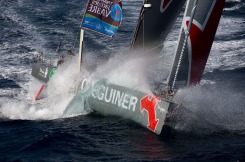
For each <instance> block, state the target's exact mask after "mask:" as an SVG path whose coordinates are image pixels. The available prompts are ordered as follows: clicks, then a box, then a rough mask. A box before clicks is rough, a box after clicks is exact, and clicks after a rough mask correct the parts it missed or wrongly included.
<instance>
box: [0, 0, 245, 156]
mask: <svg viewBox="0 0 245 162" xmlns="http://www.w3.org/2000/svg"><path fill="white" fill-rule="evenodd" d="M141 3H142V2H141V1H140V0H137V1H131V0H125V1H124V2H123V6H124V7H123V9H124V20H123V23H122V25H121V27H120V29H119V32H118V34H116V36H115V38H113V39H112V40H110V39H108V38H104V37H103V36H100V35H96V34H94V33H92V32H89V31H88V32H86V35H85V58H84V59H85V62H86V66H87V67H88V69H89V70H91V71H92V70H94V69H96V68H97V67H100V65H101V64H103V63H104V62H106V61H107V60H108V59H109V58H110V57H112V56H114V55H119V54H120V53H123V52H122V51H124V50H127V48H128V47H129V44H130V38H131V35H132V32H133V29H134V25H135V24H136V21H137V16H138V11H139V9H140V7H139V5H141ZM85 6H86V1H85V0H70V1H68V0H52V1H50V0H35V1H32V0H0V11H1V13H0V161H245V94H244V92H245V86H244V81H245V64H244V62H245V55H244V53H245V46H244V44H245V2H244V1H239V0H229V1H227V2H226V5H225V9H224V12H223V15H222V18H221V22H220V26H219V28H218V31H217V35H216V38H215V42H214V44H213V48H212V51H211V54H210V58H209V60H208V63H207V67H206V70H205V74H204V76H203V80H202V82H201V85H200V86H197V87H193V88H190V89H183V90H181V91H180V92H179V94H178V95H179V96H178V97H179V100H181V102H182V103H183V105H185V106H186V107H187V108H188V113H187V112H185V111H184V110H180V111H179V112H181V113H179V114H178V115H179V119H180V123H179V126H178V127H176V128H175V129H176V136H175V137H174V138H163V137H159V136H157V135H155V134H153V133H151V132H150V131H148V130H146V129H145V128H142V127H141V126H139V125H137V124H135V123H134V122H132V121H129V120H126V119H122V118H118V117H108V116H100V115H98V114H93V113H91V114H87V115H80V116H76V117H73V118H59V117H57V116H59V114H58V115H57V116H55V115H54V114H51V115H52V117H47V118H45V117H42V118H39V117H40V114H38V113H40V112H38V111H37V110H36V108H35V109H32V107H31V106H29V105H33V103H32V102H31V101H30V99H29V98H28V95H29V88H28V87H29V86H30V82H31V80H32V79H31V75H30V71H31V65H32V64H33V63H34V58H35V56H36V54H37V53H38V52H39V51H43V52H44V55H46V56H47V57H50V56H52V58H57V57H58V55H59V54H61V53H63V52H65V51H66V50H67V49H68V48H72V47H73V45H74V42H75V40H76V37H77V35H78V32H79V25H80V23H81V19H82V15H83V11H84V9H85ZM179 23H180V20H179ZM175 28H176V30H175V31H174V32H173V36H172V37H171V38H169V39H170V41H169V44H170V45H169V48H172V46H174V45H175V44H176V39H177V37H178V31H179V29H177V27H175ZM60 42H61V44H62V46H61V50H60V51H59V52H58V53H56V52H55V50H56V48H57V46H58V44H59V43H60ZM173 50H174V49H169V51H173ZM74 51H75V52H77V51H78V44H76V45H75V48H74ZM115 51H117V52H115ZM118 51H119V52H118ZM154 76H155V74H154V72H153V74H152V76H151V77H154ZM153 80H154V79H153ZM155 80H157V79H155ZM155 80H154V81H155ZM157 81H159V82H161V80H157ZM26 105H28V106H29V107H28V106H26ZM23 107H24V108H23ZM26 107H28V111H24V110H27V108H26ZM190 112H191V113H190ZM50 113H51V112H50ZM52 113H54V112H53V111H52ZM189 113H190V114H191V115H190V114H189ZM53 116H55V117H53ZM198 116H202V119H200V120H198V122H197V118H198ZM204 119H205V120H204Z"/></svg>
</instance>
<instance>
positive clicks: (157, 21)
mask: <svg viewBox="0 0 245 162" xmlns="http://www.w3.org/2000/svg"><path fill="white" fill-rule="evenodd" d="M184 3H185V0H145V4H151V6H152V7H150V8H144V7H142V10H141V13H140V17H139V20H138V26H137V27H136V29H135V33H134V37H133V39H132V42H131V49H133V50H145V51H149V50H151V49H153V48H156V47H158V48H156V49H155V52H160V50H161V48H162V46H161V44H162V43H163V41H164V40H165V39H166V37H167V35H168V34H169V32H170V30H171V28H172V26H173V24H174V23H175V22H176V19H177V16H178V15H179V13H180V10H181V8H182V7H183V5H184ZM151 53H152V51H151Z"/></svg>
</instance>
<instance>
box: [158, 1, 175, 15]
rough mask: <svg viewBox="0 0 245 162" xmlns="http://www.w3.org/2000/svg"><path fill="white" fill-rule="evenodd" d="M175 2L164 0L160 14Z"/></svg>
mask: <svg viewBox="0 0 245 162" xmlns="http://www.w3.org/2000/svg"><path fill="white" fill-rule="evenodd" d="M172 1H173V0H162V2H161V6H160V12H161V13H163V12H164V11H165V10H166V9H167V8H168V6H169V5H170V3H171V2H172Z"/></svg>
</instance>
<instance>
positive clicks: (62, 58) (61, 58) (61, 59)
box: [57, 55, 64, 67]
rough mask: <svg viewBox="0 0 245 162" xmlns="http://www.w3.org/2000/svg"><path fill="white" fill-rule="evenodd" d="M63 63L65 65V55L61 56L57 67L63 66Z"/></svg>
mask: <svg viewBox="0 0 245 162" xmlns="http://www.w3.org/2000/svg"><path fill="white" fill-rule="evenodd" d="M63 63H64V56H63V55H60V56H59V60H58V62H57V67H58V66H59V65H61V64H63Z"/></svg>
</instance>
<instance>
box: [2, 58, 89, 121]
mask: <svg viewBox="0 0 245 162" xmlns="http://www.w3.org/2000/svg"><path fill="white" fill-rule="evenodd" d="M76 65H77V63H76V58H74V59H71V60H68V61H66V62H65V63H64V64H62V65H61V66H60V67H59V68H58V69H57V70H56V72H55V73H56V74H55V75H54V76H53V77H52V78H51V79H50V81H49V83H48V85H47V86H46V88H45V90H44V92H43V93H42V95H41V96H40V97H41V99H40V100H38V101H34V100H33V96H34V95H35V94H36V93H37V92H38V90H39V88H40V87H41V85H42V83H40V82H39V81H37V80H35V79H34V80H31V81H30V83H29V90H28V94H27V95H26V96H22V97H21V98H19V99H16V100H13V99H12V100H11V99H7V101H5V102H3V101H1V103H2V105H1V107H0V116H2V117H5V118H9V119H22V120H40V119H41V120H51V119H57V118H61V117H62V115H63V112H64V110H65V108H66V106H67V105H68V104H69V102H70V101H71V100H72V98H73V97H74V95H75V93H76V89H77V86H78V84H79V80H80V77H81V75H82V74H78V72H77V70H76V69H77V67H76ZM82 73H83V75H84V74H86V71H82ZM86 113H87V112H86V111H83V114H86Z"/></svg>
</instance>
